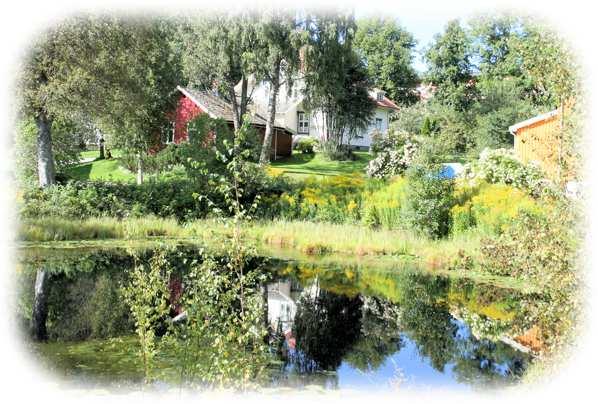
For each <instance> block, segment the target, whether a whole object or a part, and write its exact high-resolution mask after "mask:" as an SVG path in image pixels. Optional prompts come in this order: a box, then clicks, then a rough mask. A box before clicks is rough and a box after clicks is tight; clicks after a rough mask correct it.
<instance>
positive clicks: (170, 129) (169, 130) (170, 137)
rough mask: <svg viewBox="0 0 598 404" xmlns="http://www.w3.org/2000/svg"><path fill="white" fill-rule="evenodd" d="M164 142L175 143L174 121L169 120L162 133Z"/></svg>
mask: <svg viewBox="0 0 598 404" xmlns="http://www.w3.org/2000/svg"><path fill="white" fill-rule="evenodd" d="M162 138H163V139H164V143H174V122H168V124H167V125H166V126H165V127H164V132H163V133H162Z"/></svg>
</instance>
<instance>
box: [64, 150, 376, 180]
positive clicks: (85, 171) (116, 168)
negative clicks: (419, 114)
mask: <svg viewBox="0 0 598 404" xmlns="http://www.w3.org/2000/svg"><path fill="white" fill-rule="evenodd" d="M98 155H99V152H98V151H97V150H90V151H85V152H82V153H81V156H82V158H83V159H88V158H93V157H97V156H98ZM112 156H113V157H115V158H112V159H110V160H95V161H89V162H86V163H80V164H77V165H74V166H72V167H70V168H68V169H67V170H66V173H67V174H68V175H69V176H71V177H72V178H74V179H77V180H115V181H133V180H135V174H134V173H132V172H130V171H128V170H127V169H125V168H124V167H122V166H121V164H120V161H119V159H118V157H120V156H121V151H120V150H112ZM355 156H356V159H355V161H330V160H328V159H326V158H325V157H324V156H323V155H322V154H301V153H293V155H292V156H291V157H288V158H284V159H281V160H278V161H275V162H273V163H272V167H274V168H277V169H280V170H282V171H283V172H284V173H285V174H287V175H289V176H292V177H295V178H304V177H308V176H312V175H315V176H322V177H323V176H334V175H348V174H353V173H358V174H363V173H364V170H365V167H366V166H367V165H368V162H369V161H370V160H371V159H372V156H371V155H370V154H369V153H368V152H355Z"/></svg>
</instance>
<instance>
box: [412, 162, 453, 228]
mask: <svg viewBox="0 0 598 404" xmlns="http://www.w3.org/2000/svg"><path fill="white" fill-rule="evenodd" d="M439 173H440V167H437V166H422V165H417V166H414V167H412V168H411V169H410V171H409V173H408V180H409V182H408V185H407V189H406V205H405V209H404V215H405V221H406V224H407V225H408V226H409V227H411V228H412V229H413V230H415V231H416V232H417V233H420V234H423V235H425V236H428V237H431V238H439V237H443V236H445V235H447V234H448V232H449V229H450V220H451V215H450V209H451V208H452V206H453V205H454V195H453V189H454V182H453V181H452V180H447V179H442V178H441V177H440V174H439Z"/></svg>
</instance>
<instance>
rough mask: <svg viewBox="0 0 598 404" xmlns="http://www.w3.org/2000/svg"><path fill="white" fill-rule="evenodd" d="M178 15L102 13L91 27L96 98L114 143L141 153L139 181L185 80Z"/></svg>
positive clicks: (99, 114) (97, 112) (96, 106)
mask: <svg viewBox="0 0 598 404" xmlns="http://www.w3.org/2000/svg"><path fill="white" fill-rule="evenodd" d="M176 33H177V29H176V26H175V24H174V23H173V22H172V21H169V20H164V19H155V20H152V21H149V20H142V19H127V18H102V19H100V20H99V21H97V23H93V24H91V25H90V26H89V27H88V35H89V38H88V40H89V46H91V47H93V49H94V51H95V57H94V62H95V63H94V64H93V66H91V67H88V68H86V69H87V71H86V73H87V74H88V75H90V76H92V77H94V78H93V79H92V80H91V84H92V88H94V89H96V90H97V91H98V92H99V93H100V94H101V96H102V97H101V99H100V100H98V102H96V103H92V104H91V105H92V108H93V111H89V113H90V114H94V115H95V116H96V117H97V120H98V121H99V126H100V128H101V129H102V130H103V131H105V132H107V133H108V134H109V135H111V137H112V139H111V140H112V143H113V144H116V145H119V146H120V147H122V148H124V149H126V150H127V151H129V152H133V153H136V154H137V158H138V159H137V160H138V164H137V167H138V168H137V182H138V183H141V182H142V181H143V167H142V161H143V158H142V155H143V154H145V153H147V152H148V150H149V149H150V148H151V147H152V146H155V144H156V142H157V137H158V136H159V134H160V132H161V130H162V129H163V128H164V126H165V124H166V123H167V122H166V121H167V118H166V114H165V113H166V112H167V111H168V110H170V109H172V108H173V106H174V101H175V94H176V86H177V85H178V84H180V83H181V81H182V80H183V77H182V66H181V64H180V57H179V55H178V54H177V49H176V47H175V35H176Z"/></svg>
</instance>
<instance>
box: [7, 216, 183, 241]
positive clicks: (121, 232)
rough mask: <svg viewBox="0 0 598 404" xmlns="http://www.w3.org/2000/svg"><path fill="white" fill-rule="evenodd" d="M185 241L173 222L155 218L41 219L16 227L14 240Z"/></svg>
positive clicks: (181, 232)
mask: <svg viewBox="0 0 598 404" xmlns="http://www.w3.org/2000/svg"><path fill="white" fill-rule="evenodd" d="M155 236H163V237H186V236H188V234H187V230H186V228H185V227H182V226H179V225H178V224H177V222H176V220H174V219H161V218H155V217H146V218H130V219H123V220H119V219H116V218H111V217H102V218H89V219H84V220H69V219H63V218H56V217H50V218H41V219H28V220H24V221H23V222H21V223H20V225H19V232H18V239H19V240H21V241H37V242H44V241H66V240H104V239H141V238H147V237H155Z"/></svg>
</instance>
